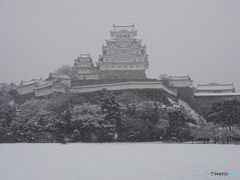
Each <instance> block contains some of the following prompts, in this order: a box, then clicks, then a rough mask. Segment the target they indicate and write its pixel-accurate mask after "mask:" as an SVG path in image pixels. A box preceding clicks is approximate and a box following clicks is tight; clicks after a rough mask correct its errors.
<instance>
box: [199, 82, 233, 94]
mask: <svg viewBox="0 0 240 180" xmlns="http://www.w3.org/2000/svg"><path fill="white" fill-rule="evenodd" d="M208 90H209V91H214V90H217V91H219V90H230V91H233V92H235V88H234V85H233V84H217V83H210V84H198V86H197V91H208Z"/></svg>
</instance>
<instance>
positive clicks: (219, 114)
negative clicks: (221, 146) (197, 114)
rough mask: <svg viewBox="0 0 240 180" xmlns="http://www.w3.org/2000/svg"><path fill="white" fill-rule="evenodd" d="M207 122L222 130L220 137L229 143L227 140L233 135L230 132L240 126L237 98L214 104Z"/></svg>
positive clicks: (239, 103)
mask: <svg viewBox="0 0 240 180" xmlns="http://www.w3.org/2000/svg"><path fill="white" fill-rule="evenodd" d="M207 120H208V121H209V122H214V123H215V124H218V126H219V128H221V129H222V131H221V132H222V136H225V137H226V138H227V143H229V139H230V138H232V137H233V134H234V133H232V132H231V131H232V130H233V129H235V128H236V127H239V126H240V100H239V99H237V98H234V99H225V100H222V101H220V102H216V103H214V104H213V106H212V108H211V110H210V111H209V114H208V116H207Z"/></svg>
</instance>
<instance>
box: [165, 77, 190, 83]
mask: <svg viewBox="0 0 240 180" xmlns="http://www.w3.org/2000/svg"><path fill="white" fill-rule="evenodd" d="M186 80H190V81H192V80H191V78H190V77H189V76H169V81H186ZM192 82H193V81H192Z"/></svg>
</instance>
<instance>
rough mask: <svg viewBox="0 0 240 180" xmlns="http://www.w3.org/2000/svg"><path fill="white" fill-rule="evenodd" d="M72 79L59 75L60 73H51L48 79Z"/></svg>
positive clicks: (65, 75)
mask: <svg viewBox="0 0 240 180" xmlns="http://www.w3.org/2000/svg"><path fill="white" fill-rule="evenodd" d="M50 78H53V79H71V78H70V76H69V75H67V74H58V73H50V74H49V76H48V79H50Z"/></svg>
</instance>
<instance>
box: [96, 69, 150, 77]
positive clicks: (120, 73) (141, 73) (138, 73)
mask: <svg viewBox="0 0 240 180" xmlns="http://www.w3.org/2000/svg"><path fill="white" fill-rule="evenodd" d="M99 75H100V78H101V79H146V74H145V70H100V72H99Z"/></svg>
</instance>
